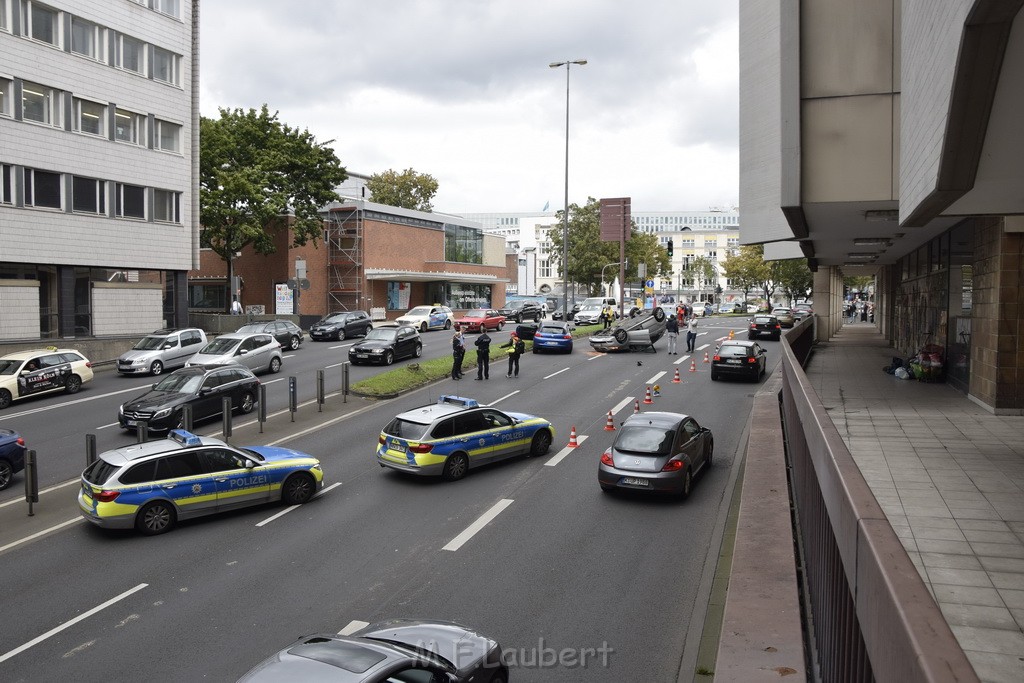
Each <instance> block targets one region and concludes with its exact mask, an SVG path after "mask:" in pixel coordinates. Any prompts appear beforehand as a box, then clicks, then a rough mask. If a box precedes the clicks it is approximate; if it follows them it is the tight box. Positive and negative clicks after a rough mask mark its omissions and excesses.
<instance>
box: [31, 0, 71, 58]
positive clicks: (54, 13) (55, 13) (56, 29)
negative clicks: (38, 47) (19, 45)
mask: <svg viewBox="0 0 1024 683" xmlns="http://www.w3.org/2000/svg"><path fill="white" fill-rule="evenodd" d="M37 10H38V11H40V12H48V13H49V14H50V15H51V17H50V33H51V36H52V37H53V40H44V39H42V38H40V37H38V36H37V35H36V17H35V12H36V11H37ZM60 15H61V11H60V10H59V9H57V8H55V7H50V6H49V5H46V4H44V3H41V2H36V1H35V0H26V2H25V5H24V14H23V16H22V22H23V26H24V28H23V32H24V35H25V37H27V38H28V39H30V40H32V41H33V42H36V43H41V44H43V45H49V46H51V47H55V48H60V47H61V44H62V42H63V41H62V40H61V33H62V32H61V30H60V28H61V26H60V24H61V22H60Z"/></svg>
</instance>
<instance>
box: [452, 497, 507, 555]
mask: <svg viewBox="0 0 1024 683" xmlns="http://www.w3.org/2000/svg"><path fill="white" fill-rule="evenodd" d="M512 502H513V501H512V500H510V499H508V498H502V499H501V500H499V501H498V502H497V503H495V504H494V505H493V506H491V509H490V510H488V511H487V512H485V513H484V514H482V515H480V518H479V519H477V520H476V521H475V522H473V523H472V524H470V525H469V526H468V527H466V530H465V531H463V532H462V533H461V534H459V535H458V536H456V537H455V538H453V539H452V540H450V541H449V542H448V545H446V546H445V547H443V548H441V550H451V551H452V552H455V551H456V550H458V549H459V548H461V547H462V546H463V545H464V544H465V543H466V541H468V540H469V539H471V538H473V536H475V535H476V534H477V532H478V531H480V530H481V529H483V528H484V527H485V526H487V525H488V524H489V523H490V521H491V520H492V519H494V518H495V517H497V516H498V515H499V514H501V511H502V510H504V509H505V508H507V507H508V506H509V505H511V504H512Z"/></svg>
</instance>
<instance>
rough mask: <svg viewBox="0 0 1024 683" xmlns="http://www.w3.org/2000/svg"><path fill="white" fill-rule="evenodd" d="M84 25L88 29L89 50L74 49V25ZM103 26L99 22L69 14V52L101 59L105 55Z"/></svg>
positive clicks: (97, 59)
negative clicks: (89, 35)
mask: <svg viewBox="0 0 1024 683" xmlns="http://www.w3.org/2000/svg"><path fill="white" fill-rule="evenodd" d="M76 25H78V26H83V25H84V26H86V27H88V28H89V29H90V34H91V37H90V48H91V50H90V51H89V52H81V51H79V50H76V49H75V26H76ZM103 31H104V28H103V27H102V26H100V25H99V24H97V23H95V22H92V21H89V20H87V19H83V18H81V17H78V16H74V15H72V16H71V45H70V48H71V52H72V53H73V54H76V55H79V56H80V57H86V58H87V59H95V60H96V61H103V58H104V56H105V50H104V40H103Z"/></svg>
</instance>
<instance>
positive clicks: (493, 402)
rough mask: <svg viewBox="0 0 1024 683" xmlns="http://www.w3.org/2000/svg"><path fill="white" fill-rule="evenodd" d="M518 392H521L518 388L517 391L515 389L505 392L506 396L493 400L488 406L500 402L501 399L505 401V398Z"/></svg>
mask: <svg viewBox="0 0 1024 683" xmlns="http://www.w3.org/2000/svg"><path fill="white" fill-rule="evenodd" d="M518 393H519V390H518V389H516V390H515V391H513V392H511V393H508V394H505V395H504V396H502V397H501V398H496V399H494V400H493V401H491V402H490V403H488V404H487V405H488V406H493V405H494V404H495V403H498V402H500V401H504V400H505V399H506V398H512V397H513V396H515V395H516V394H518Z"/></svg>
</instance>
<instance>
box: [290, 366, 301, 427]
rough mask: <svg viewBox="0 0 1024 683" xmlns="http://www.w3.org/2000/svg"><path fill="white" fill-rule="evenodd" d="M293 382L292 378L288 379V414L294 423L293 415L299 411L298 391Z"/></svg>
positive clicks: (293, 378)
mask: <svg viewBox="0 0 1024 683" xmlns="http://www.w3.org/2000/svg"><path fill="white" fill-rule="evenodd" d="M295 382H296V380H295V377H294V376H293V377H289V378H288V412H290V413H291V414H292V422H295V413H296V411H297V410H298V409H299V391H298V388H297V387H296V385H295Z"/></svg>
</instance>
